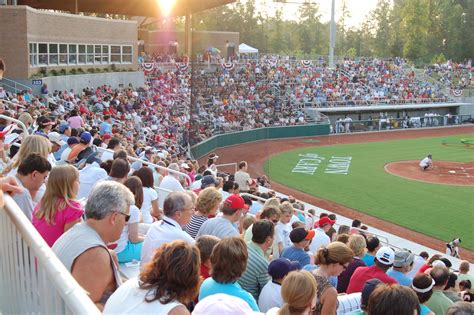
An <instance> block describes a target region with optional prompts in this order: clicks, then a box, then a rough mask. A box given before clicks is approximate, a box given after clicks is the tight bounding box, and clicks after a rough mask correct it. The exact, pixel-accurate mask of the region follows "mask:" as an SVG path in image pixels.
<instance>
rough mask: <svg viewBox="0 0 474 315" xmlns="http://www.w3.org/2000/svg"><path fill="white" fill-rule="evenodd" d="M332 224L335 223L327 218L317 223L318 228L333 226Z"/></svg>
mask: <svg viewBox="0 0 474 315" xmlns="http://www.w3.org/2000/svg"><path fill="white" fill-rule="evenodd" d="M334 223H336V221H334V220H331V219H329V217H322V218H321V219H319V221H318V226H324V225H326V224H330V225H333V224H334Z"/></svg>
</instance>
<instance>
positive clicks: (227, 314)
mask: <svg viewBox="0 0 474 315" xmlns="http://www.w3.org/2000/svg"><path fill="white" fill-rule="evenodd" d="M246 314H261V313H258V312H253V310H252V308H251V307H250V305H249V304H248V303H247V302H246V301H244V300H242V299H240V298H238V297H236V296H232V295H228V294H224V293H217V294H212V295H209V296H206V297H205V298H204V299H202V300H200V301H199V303H198V304H196V307H195V308H194V310H193V315H246Z"/></svg>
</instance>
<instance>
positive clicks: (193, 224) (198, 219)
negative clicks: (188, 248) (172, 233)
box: [184, 214, 207, 238]
mask: <svg viewBox="0 0 474 315" xmlns="http://www.w3.org/2000/svg"><path fill="white" fill-rule="evenodd" d="M206 221H207V217H206V216H203V215H196V214H193V216H192V217H191V221H189V223H188V225H186V227H185V229H184V230H185V231H186V233H188V234H189V235H191V237H192V238H196V235H197V234H198V232H199V229H200V228H201V225H202V224H203V223H204V222H206Z"/></svg>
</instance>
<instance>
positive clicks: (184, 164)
mask: <svg viewBox="0 0 474 315" xmlns="http://www.w3.org/2000/svg"><path fill="white" fill-rule="evenodd" d="M181 167H182V168H185V169H187V170H189V169H191V168H190V167H189V165H188V164H186V163H181Z"/></svg>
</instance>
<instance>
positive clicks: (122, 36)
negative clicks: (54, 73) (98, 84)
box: [0, 6, 138, 79]
mask: <svg viewBox="0 0 474 315" xmlns="http://www.w3.org/2000/svg"><path fill="white" fill-rule="evenodd" d="M30 42H45V43H68V44H99V43H100V44H103V45H131V46H133V56H132V63H131V64H116V67H117V68H124V69H132V70H136V69H137V52H138V34H137V22H136V21H123V20H110V19H103V18H96V17H87V16H79V15H74V14H66V13H56V12H49V11H42V10H36V9H32V8H30V7H27V6H0V56H2V58H4V60H5V62H6V64H7V72H6V73H5V77H8V78H13V79H27V78H29V77H31V76H32V75H33V74H36V73H37V72H38V71H39V70H40V68H41V66H37V67H30V66H29V58H28V50H29V47H28V44H29V43H30ZM110 67H111V64H103V65H102V64H93V65H92V64H90V65H79V64H74V65H58V66H48V67H47V70H48V71H49V70H51V69H66V70H69V69H72V68H75V69H77V68H82V69H83V70H84V71H86V70H87V69H88V68H110Z"/></svg>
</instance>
